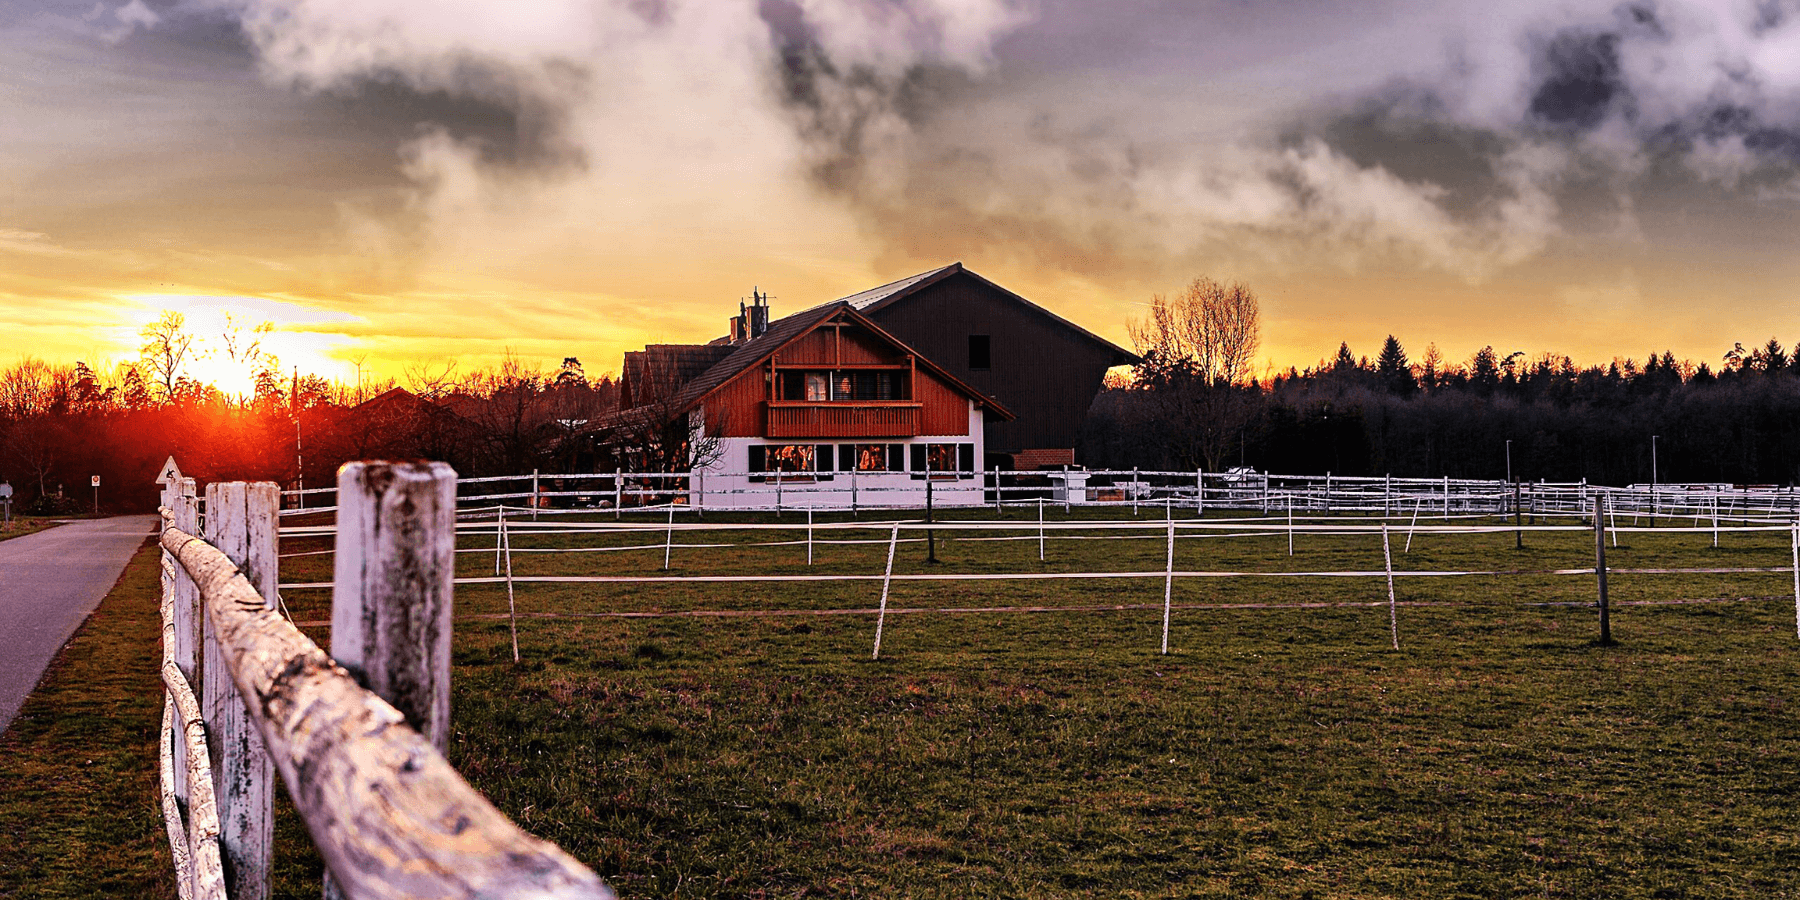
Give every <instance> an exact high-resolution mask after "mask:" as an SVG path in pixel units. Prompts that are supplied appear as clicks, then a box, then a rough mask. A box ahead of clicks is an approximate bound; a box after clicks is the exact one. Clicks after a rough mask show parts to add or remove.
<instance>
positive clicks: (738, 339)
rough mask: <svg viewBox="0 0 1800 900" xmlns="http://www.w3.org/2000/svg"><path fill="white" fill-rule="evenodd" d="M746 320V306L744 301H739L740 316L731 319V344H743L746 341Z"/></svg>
mask: <svg viewBox="0 0 1800 900" xmlns="http://www.w3.org/2000/svg"><path fill="white" fill-rule="evenodd" d="M744 318H745V317H744V304H743V301H739V302H738V314H737V315H735V316H732V317H731V337H730V339H729V343H733V344H741V343H743V342H744V341H745V340H746V338H745V337H744V331H745V328H744Z"/></svg>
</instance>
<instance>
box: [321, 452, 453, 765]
mask: <svg viewBox="0 0 1800 900" xmlns="http://www.w3.org/2000/svg"><path fill="white" fill-rule="evenodd" d="M336 553H337V555H336V563H335V566H334V571H333V580H334V584H333V586H332V589H331V655H332V657H333V658H335V659H336V660H337V662H338V664H339V665H341V666H343V667H344V668H345V669H348V670H349V671H350V673H351V674H353V675H356V676H357V677H358V679H359V680H361V681H362V682H363V683H364V684H365V685H367V686H368V688H369V690H371V691H373V692H374V693H375V694H376V695H377V696H379V697H380V698H381V699H383V700H386V701H387V702H389V703H391V704H393V706H394V708H395V709H398V710H399V711H400V713H401V715H404V716H405V717H406V721H407V723H408V724H410V725H412V726H413V728H414V729H416V730H417V731H418V732H419V733H420V734H422V735H424V736H425V738H426V739H427V740H429V741H431V743H432V745H433V746H435V747H437V748H438V750H440V751H442V750H444V749H446V748H447V747H448V746H449V744H450V616H451V590H452V588H451V585H452V582H453V579H454V577H455V575H456V472H455V470H453V469H451V468H450V466H449V465H447V464H445V463H441V462H434V463H387V462H353V463H348V464H346V465H345V466H344V467H343V468H342V469H339V470H338V532H337V551H336Z"/></svg>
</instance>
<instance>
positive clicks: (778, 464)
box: [769, 444, 819, 472]
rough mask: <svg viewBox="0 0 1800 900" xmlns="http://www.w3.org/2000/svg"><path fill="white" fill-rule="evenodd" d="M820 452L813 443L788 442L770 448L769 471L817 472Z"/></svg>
mask: <svg viewBox="0 0 1800 900" xmlns="http://www.w3.org/2000/svg"><path fill="white" fill-rule="evenodd" d="M818 470H819V467H818V452H817V451H816V450H815V449H814V448H813V445H811V444H788V445H786V446H780V447H770V448H769V471H771V472H816V471H818Z"/></svg>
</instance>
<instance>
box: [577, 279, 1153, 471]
mask: <svg viewBox="0 0 1800 900" xmlns="http://www.w3.org/2000/svg"><path fill="white" fill-rule="evenodd" d="M1136 361H1137V358H1136V357H1135V356H1133V355H1132V354H1130V353H1128V352H1126V351H1125V350H1123V349H1121V348H1119V347H1117V346H1114V345H1113V344H1112V343H1110V342H1108V341H1106V340H1105V339H1103V338H1100V337H1098V336H1096V335H1094V334H1093V333H1091V332H1089V331H1087V330H1086V329H1083V328H1081V327H1080V326H1078V325H1075V324H1073V323H1071V322H1069V321H1067V320H1065V319H1063V318H1061V317H1059V316H1057V315H1055V314H1054V313H1051V312H1050V311H1049V310H1046V309H1044V308H1043V307H1040V306H1038V305H1037V304H1034V303H1032V302H1030V301H1028V300H1026V299H1024V298H1023V297H1020V296H1019V295H1017V294H1014V293H1012V292H1011V291H1008V290H1006V289H1005V288H1002V287H1000V286H998V285H996V284H994V283H993V282H990V281H988V280H987V279H985V278H982V277H981V276H979V275H976V274H975V273H973V272H971V271H969V270H967V269H965V268H964V267H963V266H962V264H961V263H952V264H951V265H948V266H944V267H941V268H938V269H933V270H931V271H929V272H924V273H920V274H918V275H914V276H912V277H909V278H903V279H901V280H899V281H896V282H893V283H891V284H886V285H882V286H881V287H878V288H873V289H871V290H867V291H863V292H861V293H858V294H853V295H851V296H849V297H845V298H842V299H839V300H834V301H831V302H829V303H824V304H821V305H819V306H815V307H812V308H810V309H806V310H803V311H801V312H798V313H795V314H793V315H791V316H787V317H785V318H782V319H778V320H774V321H771V320H770V316H769V307H768V306H767V304H766V298H764V297H763V296H762V295H760V294H756V295H753V299H752V302H751V303H749V304H740V305H739V309H738V315H737V316H735V317H733V318H732V319H731V320H730V331H729V333H728V334H727V335H726V336H725V337H722V338H719V339H718V340H715V341H712V342H711V343H708V344H653V345H650V346H648V347H645V348H644V349H643V350H639V351H633V352H629V353H627V354H625V361H624V366H623V370H622V374H621V385H620V394H621V398H622V400H621V411H620V413H619V414H618V415H617V416H615V417H614V418H613V419H612V420H611V423H610V433H611V435H612V437H611V438H610V441H611V443H612V445H613V447H614V448H615V455H616V456H617V457H618V458H619V459H620V460H621V461H623V460H625V459H626V458H627V457H629V456H632V455H634V452H635V455H638V456H642V457H643V458H644V462H643V463H641V464H639V465H636V466H632V465H629V464H623V463H622V468H626V469H633V468H635V469H638V470H640V471H668V470H671V469H674V470H681V471H689V470H691V471H692V478H691V480H690V481H689V482H688V485H687V488H688V490H689V492H690V493H691V494H694V495H698V496H695V497H694V498H693V499H694V500H695V501H696V502H700V503H704V504H706V505H707V506H768V505H774V504H775V503H777V502H779V503H780V504H781V505H784V506H805V505H818V506H884V505H892V506H916V505H918V504H919V503H922V502H923V500H924V497H925V495H926V492H927V490H928V489H929V491H930V492H931V494H932V496H933V497H934V498H935V500H936V501H937V502H939V503H945V504H951V505H956V504H962V503H971V504H973V503H980V502H982V491H983V487H984V483H983V480H982V478H981V477H980V473H981V472H982V471H984V470H991V469H993V468H995V467H1001V468H1007V469H1032V468H1052V467H1053V468H1061V467H1064V466H1068V465H1072V464H1074V462H1075V457H1074V446H1075V442H1076V438H1077V436H1078V434H1079V432H1080V429H1081V424H1082V421H1083V419H1084V418H1085V416H1086V414H1087V410H1088V407H1089V405H1091V404H1092V402H1093V398H1094V394H1095V393H1096V392H1097V391H1098V390H1099V389H1100V385H1101V381H1102V379H1103V378H1104V377H1105V374H1106V370H1107V369H1108V368H1110V367H1112V366H1116V365H1124V364H1130V363H1133V362H1136ZM627 435H629V437H626V436H627ZM646 450H650V451H654V452H648V453H646V452H643V451H646ZM678 461H679V462H678Z"/></svg>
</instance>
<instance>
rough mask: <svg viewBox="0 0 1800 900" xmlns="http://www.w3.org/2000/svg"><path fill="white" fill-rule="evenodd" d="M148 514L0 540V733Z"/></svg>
mask: <svg viewBox="0 0 1800 900" xmlns="http://www.w3.org/2000/svg"><path fill="white" fill-rule="evenodd" d="M155 521H156V517H155V516H121V517H118V518H113V519H96V520H90V521H75V522H70V523H68V524H66V525H58V526H56V527H54V528H51V529H48V530H46V531H40V532H38V533H36V534H28V535H25V536H24V537H17V538H12V539H11V540H5V541H0V732H4V731H5V730H6V726H7V725H9V724H11V723H12V719H13V716H15V715H17V714H18V712H19V707H20V706H22V705H24V703H25V698H26V696H28V695H29V694H30V693H31V689H32V688H35V687H37V683H38V679H39V678H41V677H43V674H44V669H45V667H47V666H49V665H50V660H51V659H53V658H55V656H56V651H58V650H60V649H62V645H63V642H64V641H67V640H68V639H69V635H72V634H74V633H75V629H76V628H78V627H80V626H81V623H82V621H83V620H84V619H86V618H87V616H88V613H91V612H93V611H94V608H95V607H97V606H99V605H100V601H101V600H102V599H103V598H105V597H106V593H107V591H110V590H112V586H113V584H114V583H115V582H117V581H118V580H119V574H120V573H121V572H124V571H125V564H126V563H127V562H130V561H131V556H132V554H133V553H135V552H137V549H138V548H139V547H141V546H143V545H144V540H145V539H146V538H148V537H149V536H150V527H151V525H152V524H153V523H155Z"/></svg>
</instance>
